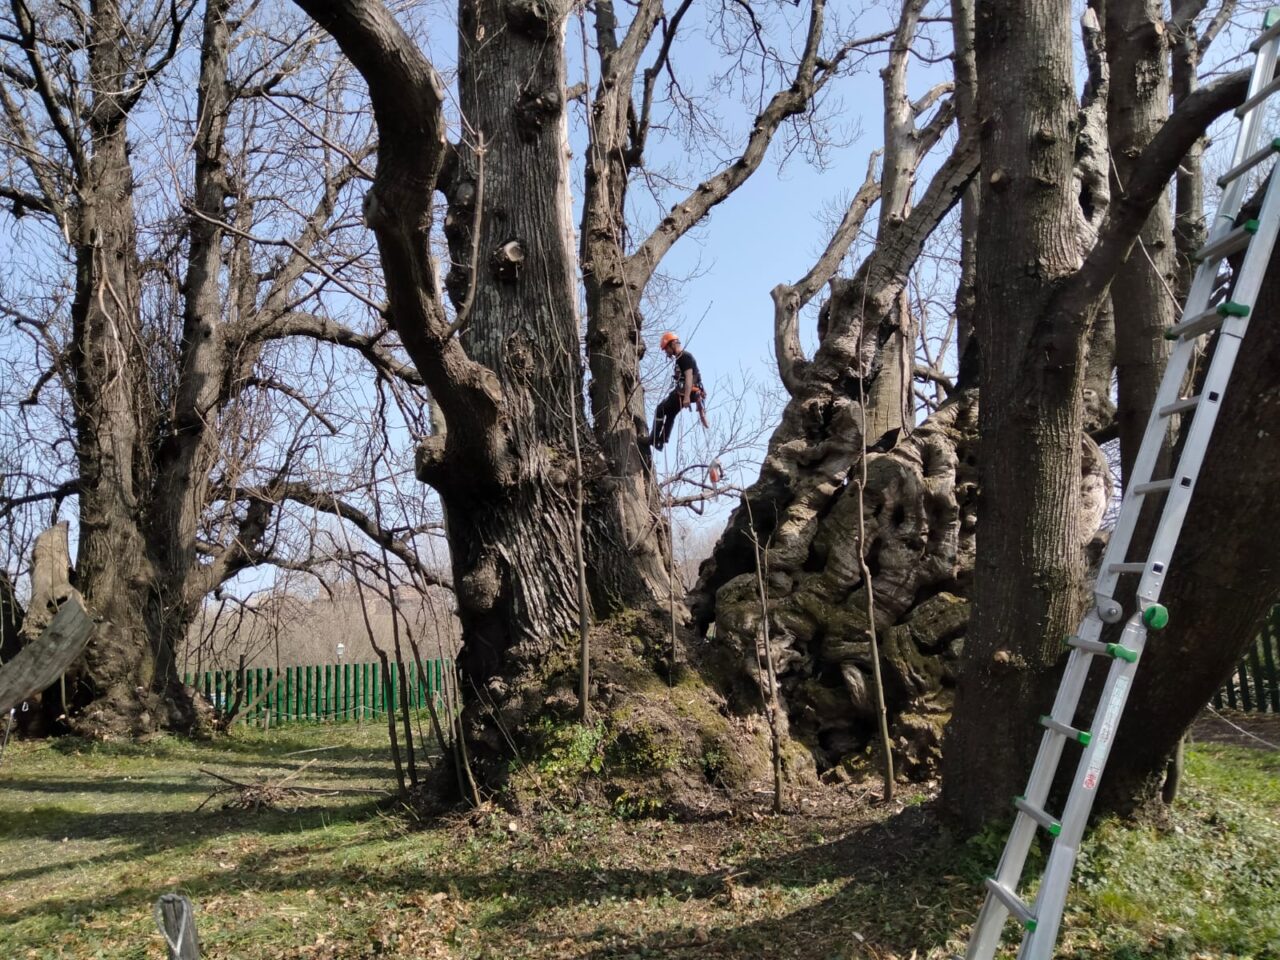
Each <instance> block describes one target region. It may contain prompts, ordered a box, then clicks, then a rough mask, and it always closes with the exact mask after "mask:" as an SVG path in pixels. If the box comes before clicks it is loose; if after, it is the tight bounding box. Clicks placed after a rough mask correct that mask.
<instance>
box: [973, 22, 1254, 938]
mask: <svg viewBox="0 0 1280 960" xmlns="http://www.w3.org/2000/svg"><path fill="white" fill-rule="evenodd" d="M1249 49H1250V52H1252V53H1254V54H1256V55H1257V59H1256V61H1255V63H1254V68H1253V77H1252V79H1251V80H1250V82H1249V93H1248V96H1247V98H1246V100H1245V102H1244V103H1243V104H1241V106H1240V107H1239V109H1237V110H1236V116H1237V117H1238V118H1240V120H1241V124H1240V131H1239V135H1238V138H1237V141H1236V147H1235V155H1234V159H1233V160H1232V162H1231V168H1230V169H1229V170H1228V171H1227V172H1226V174H1224V175H1223V176H1222V178H1221V179H1220V180H1219V181H1218V184H1219V186H1221V187H1222V188H1223V193H1222V200H1221V204H1220V206H1219V208H1218V216H1217V219H1216V220H1215V221H1214V225H1213V229H1212V231H1211V233H1210V235H1209V241H1208V243H1207V244H1206V245H1205V246H1204V247H1203V248H1201V249H1200V250H1199V251H1198V252H1197V254H1196V259H1197V260H1199V261H1200V266H1199V268H1198V269H1197V270H1196V274H1195V279H1194V281H1193V282H1192V285H1191V289H1190V291H1189V293H1188V295H1187V303H1186V306H1185V308H1184V310H1183V314H1182V318H1181V319H1180V321H1179V322H1178V323H1176V324H1174V325H1173V326H1172V327H1170V328H1169V329H1168V330H1167V331H1166V332H1165V337H1166V338H1167V339H1169V340H1172V341H1174V347H1173V349H1172V351H1171V353H1170V356H1169V363H1168V366H1167V367H1166V368H1165V372H1164V379H1163V380H1162V381H1161V383H1160V388H1159V390H1158V392H1157V393H1156V400H1155V404H1154V406H1153V408H1152V412H1151V418H1150V420H1148V422H1147V429H1146V433H1145V434H1144V435H1143V438H1142V446H1141V448H1140V449H1139V452H1138V457H1137V460H1136V462H1135V463H1134V467H1133V477H1132V479H1131V482H1130V483H1129V487H1128V489H1127V490H1126V491H1125V494H1124V501H1123V503H1122V505H1121V509H1120V515H1119V518H1118V519H1117V521H1116V527H1115V530H1114V531H1113V533H1112V535H1111V541H1110V543H1109V544H1108V546H1107V552H1106V555H1105V556H1104V557H1103V559H1102V567H1101V571H1100V573H1099V576H1098V580H1097V583H1096V584H1095V585H1094V588H1093V593H1094V606H1093V608H1092V609H1091V610H1090V611H1089V612H1088V613H1087V614H1086V615H1085V618H1084V620H1083V622H1082V623H1081V625H1080V627H1079V629H1078V631H1077V633H1076V635H1075V636H1072V637H1068V638H1067V640H1066V643H1067V645H1068V646H1070V647H1071V648H1072V651H1071V655H1070V657H1069V658H1068V660H1067V666H1066V670H1065V672H1064V673H1063V676H1062V682H1061V684H1060V686H1059V687H1058V694H1057V698H1056V699H1055V701H1054V704H1053V710H1052V712H1051V713H1049V714H1048V715H1046V716H1043V717H1041V718H1040V724H1041V726H1043V727H1044V728H1045V732H1044V736H1043V739H1042V740H1041V742H1040V750H1039V753H1038V754H1037V755H1036V761H1035V766H1034V767H1032V770H1031V778H1030V780H1029V782H1028V783H1027V787H1026V793H1025V795H1024V796H1021V797H1015V798H1014V801H1013V805H1014V807H1015V808H1016V810H1017V814H1016V818H1015V820H1014V824H1013V829H1012V831H1011V833H1010V835H1009V839H1008V841H1007V843H1006V845H1005V848H1004V854H1003V855H1002V856H1001V858H1000V864H999V866H998V867H997V869H996V875H995V876H994V877H992V878H990V879H989V880H987V881H986V888H987V897H986V902H985V903H984V904H983V906H982V911H981V913H979V914H978V921H977V923H976V925H975V926H974V929H973V933H972V936H971V938H970V940H969V949H968V951H967V952H966V953H965V958H966V960H992V958H993V957H994V956H995V952H996V950H997V949H998V948H999V946H1000V938H1001V934H1002V932H1003V930H1004V926H1005V921H1006V920H1007V919H1008V917H1009V916H1010V915H1012V916H1013V917H1015V918H1016V919H1017V921H1018V923H1019V924H1020V925H1021V926H1022V928H1023V934H1022V944H1021V948H1020V949H1019V951H1018V960H1051V958H1052V956H1053V948H1054V943H1055V941H1056V940H1057V936H1058V927H1059V925H1060V923H1061V921H1062V911H1063V907H1064V905H1065V903H1066V898H1067V889H1068V887H1069V886H1070V884H1071V871H1072V868H1073V866H1074V864H1075V860H1076V853H1077V850H1078V849H1079V846H1080V840H1081V838H1082V837H1083V835H1084V829H1085V824H1086V823H1087V821H1088V819H1089V810H1090V809H1091V808H1092V806H1093V801H1094V797H1095V796H1096V794H1097V789H1098V783H1099V782H1100V780H1101V778H1102V772H1103V768H1104V767H1105V766H1106V762H1107V755H1108V754H1109V753H1110V751H1111V746H1112V744H1113V742H1114V740H1115V734H1116V729H1117V727H1118V726H1119V723H1120V716H1121V713H1122V712H1123V711H1124V706H1125V702H1126V700H1127V699H1128V696H1129V692H1130V690H1131V689H1132V686H1133V678H1134V674H1135V673H1136V672H1137V669H1138V661H1139V659H1140V658H1141V657H1142V651H1143V647H1144V646H1145V645H1146V640H1147V631H1148V630H1159V629H1161V628H1163V627H1164V626H1165V625H1166V624H1167V623H1168V621H1169V613H1168V611H1167V610H1166V609H1165V608H1164V607H1163V606H1161V605H1160V603H1159V599H1160V589H1161V587H1162V586H1163V584H1164V578H1165V575H1166V573H1167V572H1168V569H1169V561H1170V559H1171V558H1172V556H1173V549H1174V546H1175V545H1176V544H1177V541H1178V534H1179V533H1180V532H1181V530H1182V521H1183V518H1184V517H1185V516H1186V512H1187V506H1188V504H1189V503H1190V501H1191V496H1192V492H1193V491H1194V489H1195V483H1196V478H1197V476H1198V475H1199V473H1200V468H1201V464H1202V463H1203V462H1204V456H1205V450H1206V449H1207V447H1208V445H1209V438H1210V435H1211V434H1212V432H1213V427H1214V423H1215V422H1216V420H1217V417H1218V411H1219V409H1220V407H1221V402H1222V394H1223V392H1224V391H1225V390H1226V387H1227V382H1228V380H1229V379H1230V376H1231V370H1232V367H1233V366H1234V365H1235V360H1236V355H1237V353H1238V352H1239V350H1240V344H1241V341H1242V340H1243V338H1244V334H1245V330H1246V328H1247V327H1248V324H1249V315H1250V313H1251V312H1252V310H1253V307H1254V303H1255V301H1256V299H1257V296H1258V290H1259V288H1260V287H1261V285H1262V278H1263V275H1264V274H1265V272H1266V268H1267V265H1268V262H1269V261H1270V259H1271V251H1272V248H1273V247H1274V246H1275V242H1276V234H1277V232H1278V231H1280V176H1276V175H1275V171H1274V170H1273V173H1272V176H1271V179H1270V182H1269V184H1268V186H1267V190H1266V195H1265V198H1264V199H1263V202H1262V209H1261V211H1260V212H1259V214H1258V217H1257V219H1256V220H1248V221H1246V222H1245V223H1243V224H1241V225H1240V226H1236V225H1235V223H1236V219H1237V217H1238V215H1239V213H1240V208H1241V205H1242V203H1243V200H1244V194H1245V188H1246V186H1247V184H1248V181H1249V179H1250V178H1249V176H1248V175H1249V174H1250V173H1251V171H1254V170H1255V168H1258V167H1260V166H1261V165H1262V164H1263V163H1264V162H1265V161H1267V160H1269V159H1271V158H1273V157H1274V156H1275V155H1276V154H1277V153H1280V137H1276V138H1274V139H1273V138H1271V137H1266V138H1264V137H1263V134H1262V122H1263V115H1262V110H1261V109H1259V108H1260V107H1262V106H1263V104H1265V103H1266V102H1267V101H1268V98H1270V97H1271V95H1272V94H1273V93H1275V92H1276V91H1277V90H1280V78H1276V79H1272V76H1273V74H1274V73H1275V68H1276V62H1277V55H1278V54H1280V9H1277V8H1273V9H1272V10H1271V11H1270V12H1268V14H1267V16H1266V19H1265V21H1264V23H1263V32H1262V34H1261V36H1259V37H1258V39H1257V41H1256V42H1255V43H1254V44H1253V45H1252V46H1251V47H1250V48H1249ZM1240 251H1245V256H1244V261H1243V263H1242V264H1241V266H1240V269H1239V273H1238V274H1237V275H1236V278H1235V287H1234V289H1233V290H1232V293H1231V299H1230V300H1226V301H1223V302H1222V303H1217V304H1214V303H1213V302H1212V297H1213V294H1214V290H1215V287H1216V286H1217V279H1218V271H1219V268H1220V267H1221V266H1222V264H1223V261H1224V260H1225V259H1226V258H1227V257H1229V256H1231V255H1232V254H1235V253H1239V252H1240ZM1214 332H1217V334H1218V337H1217V342H1216V344H1215V345H1214V349H1213V359H1212V361H1211V362H1210V364H1209V368H1208V370H1207V372H1206V373H1205V376H1204V382H1203V385H1202V386H1201V387H1200V388H1199V390H1200V392H1199V393H1196V394H1194V395H1192V396H1185V397H1184V396H1182V395H1181V394H1182V390H1183V385H1184V383H1187V382H1188V381H1189V380H1190V379H1191V378H1190V377H1189V376H1188V375H1189V374H1190V373H1191V372H1192V370H1193V367H1192V365H1193V363H1194V361H1195V359H1196V356H1197V352H1198V350H1199V349H1200V348H1201V347H1202V346H1204V343H1203V341H1201V340H1200V338H1202V337H1205V336H1207V335H1209V334H1212V333H1214ZM1179 414H1182V415H1187V416H1191V417H1192V420H1191V423H1190V426H1189V427H1188V428H1187V430H1186V438H1185V443H1184V445H1183V448H1182V453H1181V455H1180V457H1179V459H1178V463H1177V466H1176V468H1175V469H1174V471H1173V474H1172V475H1171V476H1169V477H1163V478H1155V477H1153V476H1152V473H1153V471H1154V469H1155V468H1156V464H1157V460H1158V458H1159V455H1160V452H1161V448H1162V447H1163V445H1164V442H1165V439H1166V437H1167V435H1168V433H1169V427H1170V418H1171V417H1174V416H1176V415H1179ZM1156 496H1163V497H1164V498H1165V500H1164V510H1163V512H1162V513H1161V516H1160V521H1159V524H1158V526H1157V527H1156V531H1155V536H1154V538H1153V541H1152V544H1151V549H1150V551H1149V553H1148V554H1147V557H1146V559H1145V560H1140V561H1130V560H1127V559H1126V554H1127V553H1128V550H1129V546H1130V541H1131V540H1132V538H1133V534H1134V530H1135V529H1136V527H1137V524H1138V516H1139V514H1140V513H1141V511H1142V506H1143V504H1144V502H1145V498H1147V497H1156ZM1124 574H1137V575H1139V577H1140V579H1139V583H1138V587H1137V591H1136V593H1137V596H1136V600H1137V603H1136V610H1135V611H1134V612H1133V613H1132V614H1131V615H1130V616H1129V618H1128V619H1127V620H1126V621H1125V625H1124V630H1123V632H1122V633H1121V635H1120V640H1119V642H1118V643H1105V642H1103V641H1102V639H1101V637H1102V632H1103V629H1104V627H1105V625H1106V624H1112V623H1119V622H1120V621H1121V620H1122V619H1124V608H1123V607H1122V606H1121V604H1120V602H1119V601H1117V600H1116V599H1115V597H1114V594H1115V593H1116V587H1117V584H1118V582H1119V579H1120V577H1121V576H1122V575H1124ZM1094 657H1106V658H1108V660H1109V661H1110V666H1109V668H1108V673H1107V678H1106V682H1105V683H1104V685H1103V688H1102V695H1101V697H1100V698H1099V700H1098V707H1097V710H1096V711H1095V712H1094V715H1093V720H1092V723H1091V728H1090V729H1087V730H1086V729H1083V728H1080V727H1077V726H1076V722H1077V721H1076V716H1075V715H1076V710H1077V708H1078V706H1079V704H1080V696H1081V693H1082V692H1083V690H1084V688H1085V681H1086V679H1087V677H1088V673H1089V666H1090V664H1091V662H1092V661H1093V658H1094ZM1068 742H1070V743H1074V744H1077V745H1078V746H1080V747H1083V752H1082V754H1081V756H1080V760H1079V763H1078V766H1077V769H1076V774H1075V777H1074V779H1073V781H1072V783H1071V789H1070V793H1069V795H1068V797H1067V802H1066V806H1065V807H1064V808H1063V812H1062V815H1061V817H1055V816H1054V815H1053V814H1051V813H1049V812H1048V810H1046V809H1045V804H1046V802H1047V801H1048V798H1049V789H1050V787H1051V786H1052V785H1053V782H1054V779H1055V776H1056V774H1057V770H1058V764H1059V761H1060V760H1061V757H1062V751H1063V749H1064V747H1065V746H1066V744H1067V743H1068ZM1037 828H1038V829H1042V830H1044V831H1045V832H1046V833H1047V834H1048V835H1049V836H1050V837H1052V838H1053V841H1052V847H1051V849H1050V853H1049V858H1048V861H1047V862H1046V864H1045V868H1044V873H1043V875H1042V876H1041V879H1040V887H1039V892H1038V893H1037V894H1036V897H1035V900H1034V901H1033V902H1030V903H1029V902H1027V901H1026V900H1024V899H1023V897H1022V896H1021V895H1020V894H1019V893H1018V887H1019V885H1020V882H1021V880H1022V871H1023V866H1024V864H1025V862H1026V859H1027V853H1028V851H1029V850H1030V848H1031V844H1032V841H1033V840H1034V839H1035V835H1036V830H1037Z"/></svg>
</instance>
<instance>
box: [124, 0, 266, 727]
mask: <svg viewBox="0 0 1280 960" xmlns="http://www.w3.org/2000/svg"><path fill="white" fill-rule="evenodd" d="M229 8H230V0H209V2H208V3H207V4H206V7H205V20H204V35H203V38H202V41H201V47H200V51H201V57H200V82H199V96H198V98H197V108H198V109H197V117H198V120H197V126H196V135H195V141H194V151H193V152H194V155H195V156H194V159H195V171H194V188H195V190H194V192H195V196H194V198H193V206H194V208H195V209H194V212H193V213H192V214H191V215H190V217H189V219H188V225H187V231H188V235H189V237H190V246H189V249H188V253H187V273H186V277H185V278H184V282H183V286H182V297H183V313H182V342H181V346H180V348H179V363H178V380H177V387H176V390H175V391H174V396H173V398H172V401H171V402H172V410H171V412H170V414H169V420H168V422H166V423H165V424H164V426H163V428H162V429H161V431H160V436H159V437H157V438H156V442H155V446H154V450H155V453H154V463H155V466H154V471H155V479H154V484H153V489H152V491H151V495H150V503H149V509H148V510H147V512H146V517H147V521H146V533H147V537H148V540H149V543H150V551H151V557H152V561H153V566H154V570H155V577H154V579H153V582H152V583H151V585H150V587H151V589H150V595H149V602H148V605H147V624H148V632H149V634H150V637H151V643H152V651H153V656H154V658H155V661H156V668H157V672H158V673H160V674H161V675H162V677H163V678H165V680H166V682H167V683H168V684H169V688H168V690H167V691H166V693H167V698H168V700H169V701H170V703H171V704H173V706H174V708H175V709H174V711H173V713H174V716H173V717H172V718H171V725H177V726H182V727H188V726H190V724H191V723H193V722H194V720H195V714H194V712H193V711H192V710H191V709H190V703H189V701H188V699H187V697H186V695H185V694H184V692H183V691H182V689H181V685H180V684H179V683H178V682H177V681H178V677H177V674H176V661H177V653H178V651H179V650H180V649H181V648H182V645H183V643H184V641H185V637H186V632H187V628H188V627H189V626H190V625H191V623H192V621H193V620H194V619H195V617H196V615H197V613H198V611H199V608H200V603H201V602H202V600H203V599H204V597H205V595H206V594H207V593H208V592H209V589H210V588H211V587H212V586H215V585H216V584H215V583H213V582H211V580H210V578H209V576H208V571H206V570H204V569H201V566H200V564H199V561H198V557H197V552H196V538H197V533H198V524H199V522H200V518H201V514H202V512H203V510H204V508H205V505H206V504H207V503H208V500H209V484H210V481H211V478H212V474H213V471H214V467H215V465H216V464H217V462H218V459H219V455H220V449H219V439H220V438H219V436H218V426H219V424H218V413H219V411H220V408H221V405H222V403H223V402H224V401H225V400H226V397H227V391H228V387H229V383H228V381H229V380H230V379H232V378H230V377H228V375H227V369H228V366H229V363H228V358H227V345H226V341H225V339H224V338H223V337H222V336H221V332H222V331H221V324H222V320H223V317H224V311H223V301H224V299H225V294H224V286H223V284H224V282H225V278H224V276H223V270H224V266H225V264H224V260H223V252H222V244H223V230H222V227H221V223H222V219H223V217H224V216H225V215H226V207H227V201H228V199H229V198H230V196H231V188H230V183H229V180H228V172H227V156H226V128H227V120H228V114H229V112H230V109H231V90H230V85H229V83H228V78H227V70H228V63H227V58H228V53H229V49H230V35H231V30H230V27H229V25H228V23H227V11H228V9H229ZM227 286H229V287H230V286H232V285H231V284H227ZM232 289H233V292H234V287H232ZM244 353H246V354H248V356H244V355H242V356H241V357H239V358H238V365H239V368H240V370H239V372H240V377H239V379H243V378H244V377H245V376H247V373H248V370H249V369H251V367H252V359H251V358H252V356H254V355H255V354H254V352H253V351H252V350H248V351H244ZM227 479H230V478H224V481H225V480H227ZM245 533H246V539H249V538H248V537H247V531H245Z"/></svg>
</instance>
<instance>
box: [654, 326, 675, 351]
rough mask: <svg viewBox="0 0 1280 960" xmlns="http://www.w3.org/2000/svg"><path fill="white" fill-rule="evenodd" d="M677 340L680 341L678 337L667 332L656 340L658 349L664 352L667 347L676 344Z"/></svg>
mask: <svg viewBox="0 0 1280 960" xmlns="http://www.w3.org/2000/svg"><path fill="white" fill-rule="evenodd" d="M679 339H680V338H679V337H677V336H676V335H675V334H674V333H672V332H671V331H670V330H668V331H667V332H666V333H664V334H663V335H662V336H661V337H659V338H658V349H659V350H666V349H667V347H669V346H671V344H673V343H676V342H677V341H679Z"/></svg>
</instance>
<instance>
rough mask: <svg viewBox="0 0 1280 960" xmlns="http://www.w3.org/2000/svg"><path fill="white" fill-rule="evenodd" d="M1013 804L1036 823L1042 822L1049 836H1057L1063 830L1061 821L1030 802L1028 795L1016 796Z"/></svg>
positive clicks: (1041, 824)
mask: <svg viewBox="0 0 1280 960" xmlns="http://www.w3.org/2000/svg"><path fill="white" fill-rule="evenodd" d="M1013 805H1014V806H1015V807H1017V808H1018V809H1019V810H1021V811H1022V812H1023V813H1025V814H1026V815H1027V816H1028V817H1030V818H1031V819H1032V820H1034V821H1035V822H1036V823H1038V824H1040V826H1042V827H1044V829H1045V831H1046V832H1047V833H1048V834H1049V836H1051V837H1056V836H1057V835H1058V834H1060V833H1061V832H1062V824H1061V823H1059V822H1058V821H1057V820H1055V819H1053V817H1051V816H1049V814H1047V813H1045V812H1044V811H1043V810H1041V809H1040V808H1039V807H1037V806H1034V805H1032V804H1030V803H1028V802H1027V798H1026V797H1014V798H1013Z"/></svg>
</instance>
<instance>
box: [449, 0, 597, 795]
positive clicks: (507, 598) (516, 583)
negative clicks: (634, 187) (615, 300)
mask: <svg viewBox="0 0 1280 960" xmlns="http://www.w3.org/2000/svg"><path fill="white" fill-rule="evenodd" d="M567 12H568V5H567V4H564V3H551V4H546V5H541V6H539V5H534V4H529V5H527V6H525V5H519V4H508V3H501V2H497V0H474V2H473V0H464V2H462V3H461V4H460V6H459V23H460V25H461V30H460V35H461V37H463V38H464V39H463V41H462V43H461V44H460V46H459V68H460V72H459V88H460V93H461V101H462V111H463V115H464V117H465V118H466V120H467V123H468V124H469V125H470V127H471V128H472V129H474V130H475V131H476V133H477V135H481V136H483V138H484V144H485V151H486V152H485V157H484V169H483V198H484V200H483V207H482V209H481V211H480V220H479V223H480V236H479V241H478V247H477V248H478V249H479V250H480V251H481V256H482V258H483V260H482V262H481V263H478V264H475V265H474V266H475V268H476V269H477V270H478V271H479V273H478V275H477V276H476V277H475V280H474V283H475V287H474V299H473V302H472V304H471V313H470V317H469V321H468V326H467V327H466V329H465V331H464V332H463V335H462V340H463V342H464V343H465V345H466V348H467V352H468V354H469V355H470V356H471V358H472V359H473V360H475V361H477V362H479V363H482V364H484V365H485V366H486V367H487V368H488V369H490V370H492V371H493V372H494V373H495V374H496V375H497V378H498V381H499V383H500V384H501V389H502V392H503V396H504V400H505V402H504V404H503V410H502V423H501V428H500V429H501V432H502V435H503V441H504V444H505V450H504V456H505V457H507V458H509V462H510V468H509V469H510V480H509V482H508V483H506V484H504V485H503V486H502V488H501V489H500V490H499V491H494V492H496V493H497V494H498V495H497V496H475V495H473V493H472V484H471V483H470V478H468V477H466V476H465V475H464V474H463V473H462V471H457V470H453V471H450V475H449V478H448V480H446V481H445V482H444V483H442V484H440V486H439V489H440V491H441V495H442V499H443V501H444V505H445V510H446V518H447V523H448V529H449V546H450V553H451V555H452V559H453V570H454V583H455V585H456V587H457V593H458V612H459V616H460V617H461V620H462V627H463V631H464V643H463V649H462V656H461V661H460V662H461V665H462V669H463V672H464V675H465V676H466V677H467V679H468V681H469V682H470V683H471V684H474V685H475V687H476V690H477V691H478V692H479V694H480V698H482V700H480V701H478V700H476V699H472V700H471V703H470V709H471V711H472V712H471V714H470V716H471V719H472V720H473V721H475V723H474V728H475V729H476V730H478V731H481V736H482V738H483V740H484V743H485V744H486V745H487V746H488V747H489V748H490V751H491V752H490V753H489V755H488V756H481V759H482V760H484V759H490V758H493V759H495V760H496V759H497V758H499V757H501V756H503V755H504V754H505V752H506V750H507V745H506V744H505V742H503V738H502V735H501V734H500V731H499V730H498V729H496V727H495V725H494V723H493V720H492V719H490V718H489V716H488V711H489V706H490V705H492V706H494V707H496V708H497V709H498V711H499V712H500V715H501V721H500V722H503V723H504V724H505V725H506V726H507V729H508V730H509V731H510V730H511V729H514V728H515V727H517V726H518V725H519V723H520V720H521V719H522V717H523V714H524V712H525V711H530V712H536V710H537V709H538V704H537V703H536V702H530V701H527V700H526V699H525V697H526V694H527V693H529V692H530V689H526V687H525V684H526V683H528V684H529V685H530V688H531V689H533V690H538V689H541V685H542V681H543V679H544V678H545V674H546V672H547V670H548V667H549V665H550V664H551V663H552V662H554V660H555V656H556V654H557V653H564V652H565V651H566V650H567V648H568V644H569V642H570V640H571V639H572V638H573V636H574V635H575V631H576V629H577V624H578V596H577V583H578V576H577V567H576V559H575V557H576V554H575V549H574V531H573V516H574V510H573V499H572V494H573V487H574V480H573V471H574V470H575V466H574V462H573V457H572V456H571V454H570V451H571V450H572V447H573V437H572V435H571V432H570V431H571V430H572V429H573V423H574V422H575V418H574V417H573V416H571V414H570V409H569V406H570V404H573V405H575V406H577V407H578V411H577V416H576V422H577V423H579V424H584V423H585V422H586V417H585V415H584V414H583V411H582V409H581V403H582V372H581V364H580V360H579V357H580V352H579V345H578V311H577V304H576V282H575V275H574V274H575V259H574V257H575V244H574V234H573V226H572V222H571V220H570V217H571V209H570V199H569V167H568V136H567V121H566V116H565V64H564V29H565V17H566V15H567ZM475 36H483V37H486V38H487V39H486V42H484V43H482V44H473V43H471V41H470V38H471V37H475ZM467 165H468V166H470V165H469V164H467ZM476 175H477V177H478V176H479V175H480V174H479V170H478V168H477V169H476ZM455 259H459V258H456V257H455ZM464 262H465V261H464ZM446 420H447V426H448V429H449V431H450V434H451V435H452V434H453V433H454V432H456V431H457V430H458V429H459V425H456V424H455V423H454V422H453V419H452V418H450V417H449V413H448V411H446ZM579 440H580V442H582V443H584V444H585V443H586V441H587V438H586V437H580V438H579ZM469 692H470V691H469ZM483 701H488V702H483ZM496 769H497V765H495V770H496Z"/></svg>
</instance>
